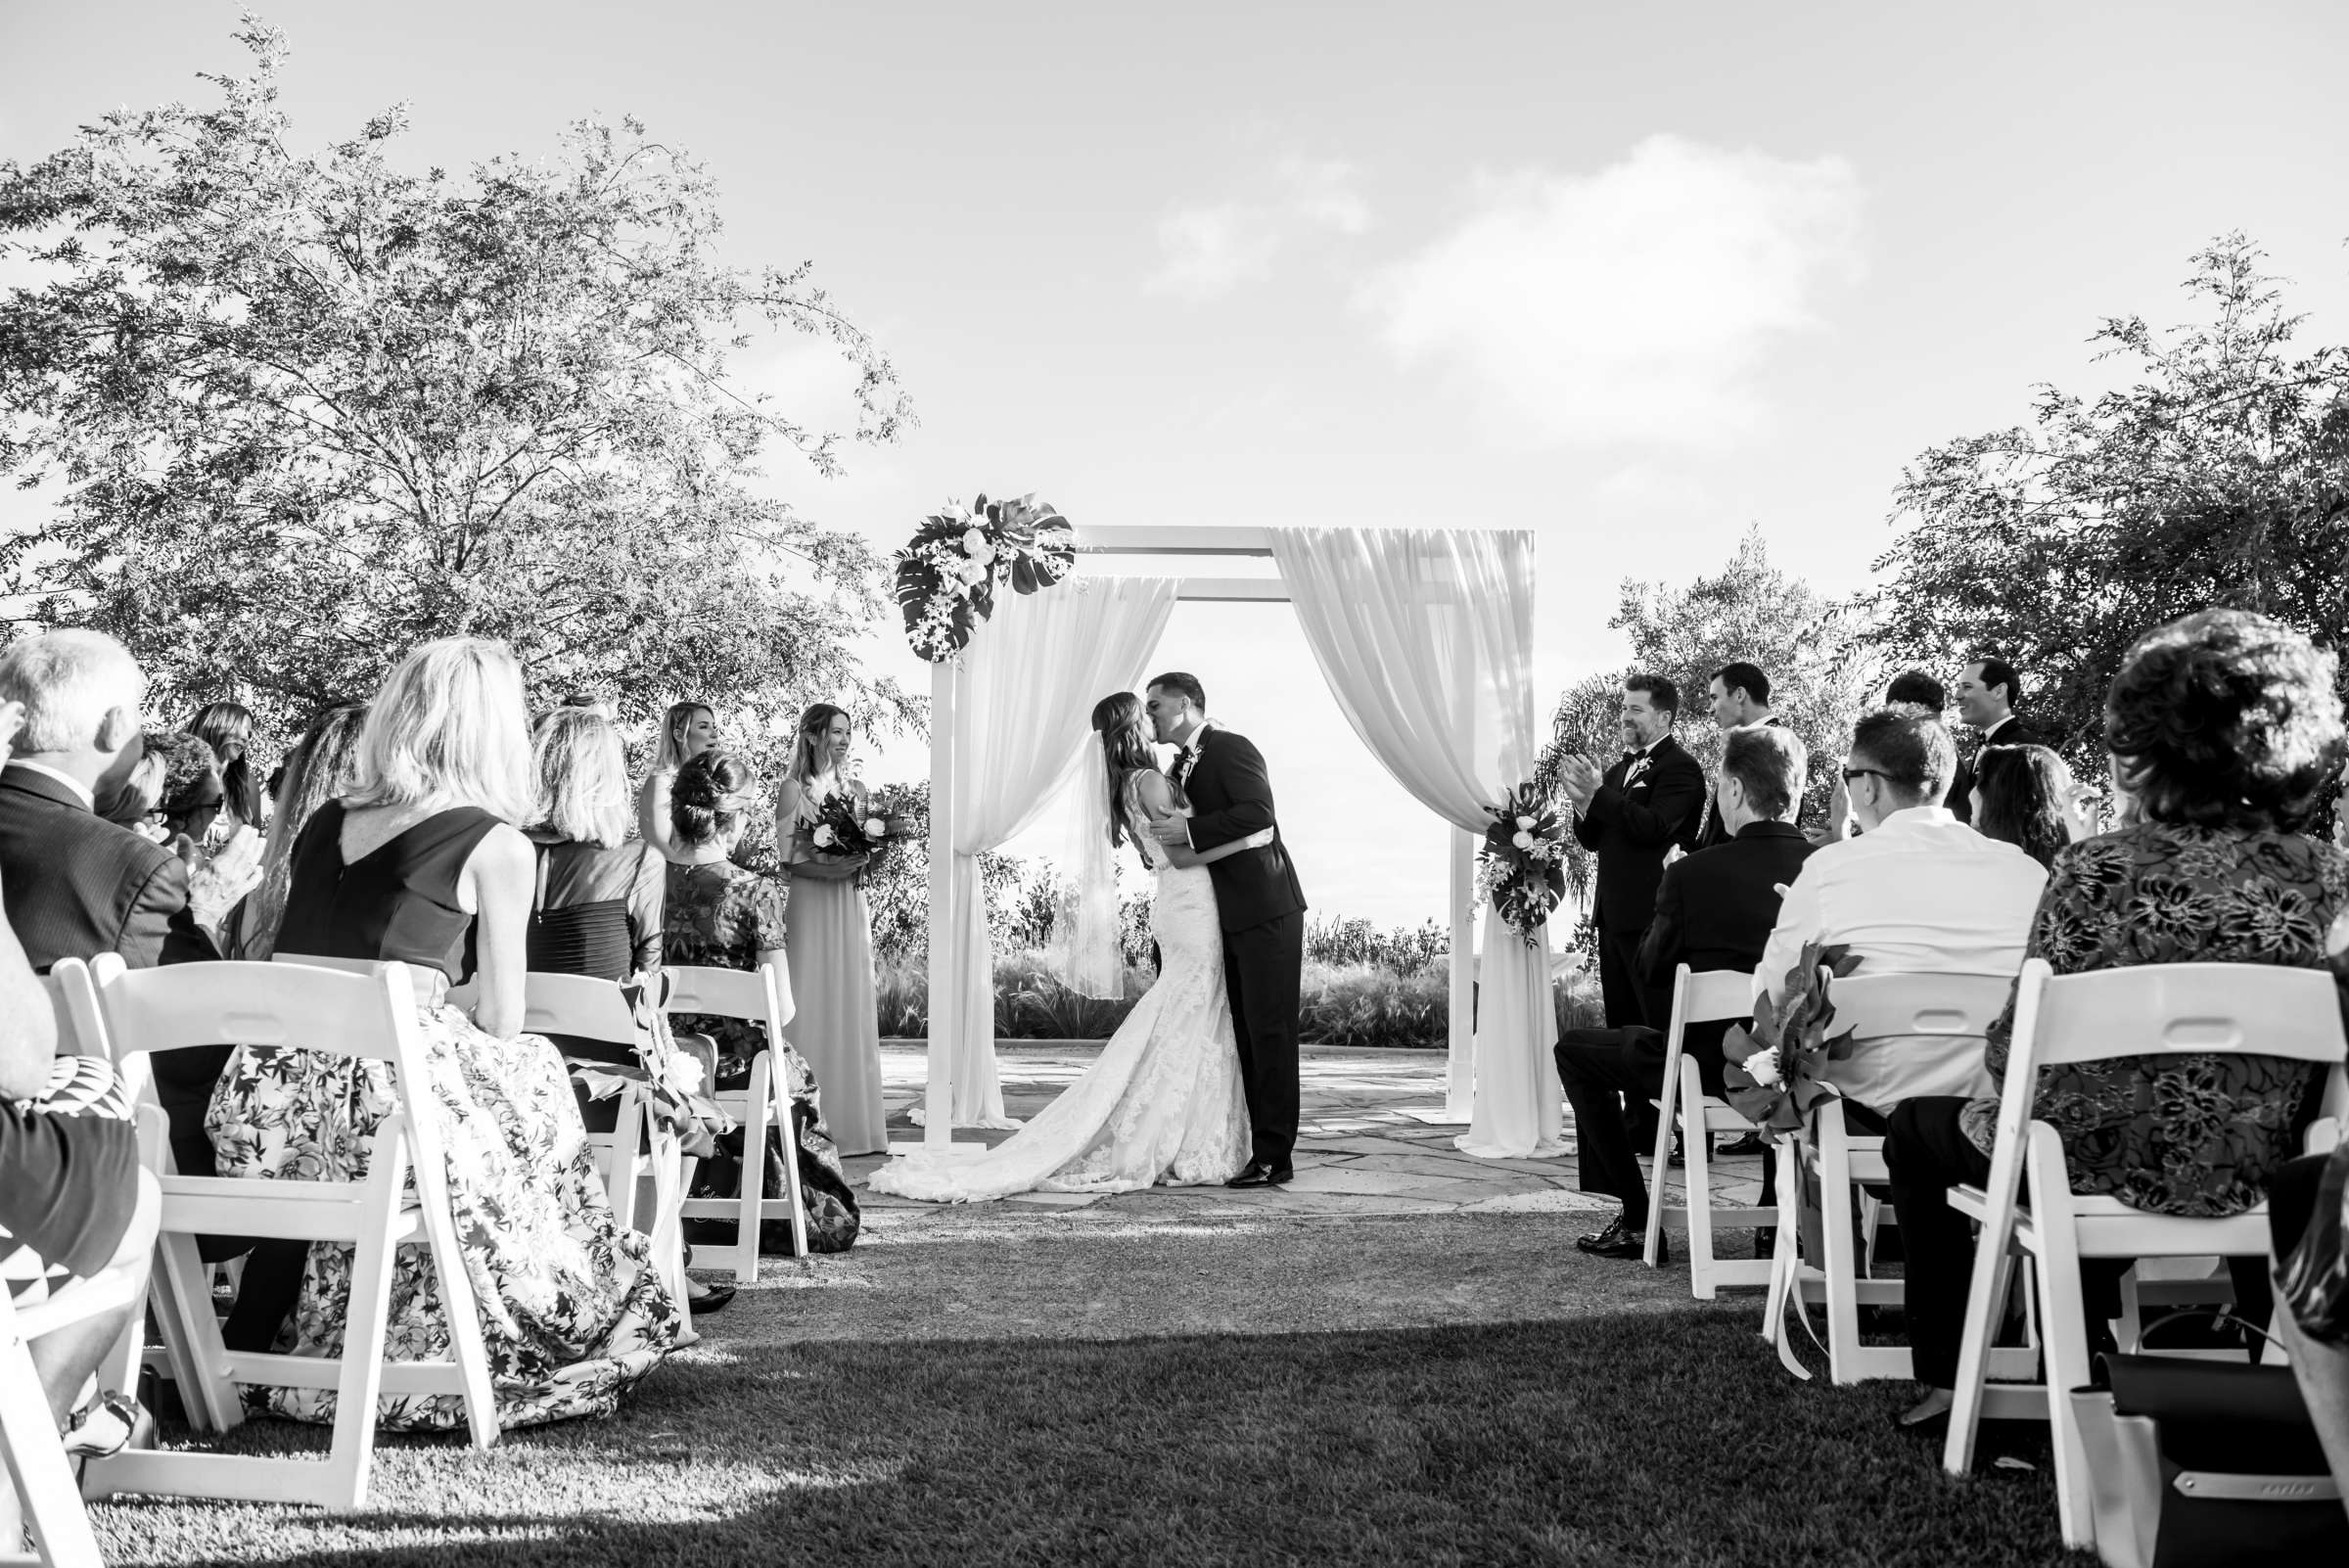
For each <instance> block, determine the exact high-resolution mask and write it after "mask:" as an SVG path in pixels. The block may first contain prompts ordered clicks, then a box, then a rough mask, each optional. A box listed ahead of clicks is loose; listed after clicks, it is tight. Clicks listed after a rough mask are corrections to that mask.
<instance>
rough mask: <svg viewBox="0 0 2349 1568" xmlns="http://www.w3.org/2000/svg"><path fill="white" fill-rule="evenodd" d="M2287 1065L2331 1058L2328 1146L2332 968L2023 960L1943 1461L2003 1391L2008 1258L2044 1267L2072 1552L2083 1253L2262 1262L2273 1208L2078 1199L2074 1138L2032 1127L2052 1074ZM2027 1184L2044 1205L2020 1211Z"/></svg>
mask: <svg viewBox="0 0 2349 1568" xmlns="http://www.w3.org/2000/svg"><path fill="white" fill-rule="evenodd" d="M2213 1054H2219V1055H2234V1054H2241V1055H2246V1056H2270V1057H2280V1058H2283V1059H2286V1060H2290V1061H2299V1062H2311V1063H2319V1064H2323V1065H2325V1066H2326V1068H2327V1069H2328V1071H2327V1073H2326V1084H2325V1088H2324V1098H2323V1100H2322V1102H2321V1105H2322V1114H2323V1116H2324V1117H2325V1118H2326V1120H2325V1122H2324V1123H2322V1124H2321V1125H2320V1126H2319V1127H2318V1128H2315V1129H2312V1130H2311V1132H2310V1136H2309V1139H2308V1143H2309V1146H2310V1148H2311V1149H2312V1151H2313V1150H2318V1149H2322V1148H2329V1147H2330V1146H2331V1143H2332V1141H2333V1139H2334V1138H2335V1137H2337V1135H2338V1133H2339V1130H2340V1125H2341V1118H2342V1117H2343V1116H2344V1115H2345V1114H2349V1080H2345V1079H2344V1076H2343V1070H2342V1063H2343V1059H2344V1057H2345V1056H2349V1042H2345V1041H2344V1039H2343V1037H2342V1033H2341V1014H2340V1002H2339V993H2338V992H2337V990H2336V989H2335V986H2334V982H2333V977H2332V975H2331V973H2330V972H2329V971H2326V970H2321V969H2284V968H2278V967H2274V966H2271V965H2265V964H2148V965H2143V966H2142V967H2138V968H2133V969H2104V970H2096V971H2092V972H2090V973H2087V974H2078V975H2064V976H2061V977H2057V976H2055V975H2054V974H2053V973H2052V972H2051V971H2050V969H2049V967H2048V964H2047V961H2046V960H2045V959H2040V958H2033V959H2030V960H2028V961H2026V962H2025V963H2024V965H2023V972H2022V980H2021V985H2020V989H2019V991H2018V992H2017V993H2016V997H2015V1011H2014V1038H2013V1042H2012V1044H2011V1045H2010V1047H2009V1050H2008V1055H2007V1061H2006V1082H2005V1084H2004V1088H2003V1090H2002V1092H2001V1094H2000V1097H1999V1122H1998V1141H1997V1145H1996V1147H1995V1148H1994V1149H1993V1150H1992V1153H1991V1162H1990V1182H1989V1186H1988V1187H1987V1188H1981V1187H1958V1188H1957V1189H1955V1190H1954V1191H1952V1193H1951V1194H1950V1201H1951V1204H1952V1205H1953V1206H1954V1207H1956V1208H1957V1209H1959V1210H1961V1211H1963V1212H1964V1213H1967V1214H1970V1215H1972V1216H1973V1217H1974V1218H1976V1219H1978V1220H1980V1221H1981V1222H1982V1232H1981V1237H1980V1240H1979V1242H1978V1243H1977V1247H1976V1251H1975V1254H1974V1272H1973V1281H1972V1284H1971V1286H1970V1287H1969V1289H1968V1291H1967V1294H1966V1303H1965V1338H1964V1342H1963V1346H1962V1348H1961V1350H1960V1351H1959V1354H1958V1361H1957V1403H1956V1406H1955V1407H1954V1408H1953V1409H1952V1410H1951V1412H1950V1430H1949V1438H1948V1442H1947V1444H1946V1446H1945V1447H1944V1449H1943V1451H1942V1465H1943V1468H1945V1469H1947V1470H1948V1471H1949V1472H1950V1473H1951V1474H1953V1475H1962V1474H1964V1473H1965V1471H1966V1470H1967V1469H1968V1468H1969V1467H1970V1466H1971V1465H1972V1463H1973V1456H1974V1438H1975V1434H1976V1432H1977V1430H1978V1428H1979V1427H1980V1424H1981V1420H1982V1416H1983V1415H1984V1413H1985V1408H1984V1407H1985V1400H1986V1397H1987V1396H1988V1394H1989V1393H1990V1392H1992V1390H1991V1389H1990V1387H1989V1385H1988V1381H1987V1373H1986V1366H1987V1360H1988V1349H1989V1345H1990V1336H1991V1333H1992V1331H1993V1330H1994V1329H1995V1327H1996V1326H1997V1314H1996V1311H1995V1309H1996V1306H1997V1303H1998V1301H1999V1299H2000V1296H2001V1283H2002V1279H2001V1276H2002V1275H2003V1274H2004V1272H2005V1266H2006V1262H2007V1249H2008V1247H2009V1246H2010V1245H2011V1246H2013V1247H2015V1248H2018V1249H2019V1250H2020V1251H2021V1252H2022V1253H2023V1254H2024V1255H2025V1256H2026V1257H2027V1258H2028V1259H2029V1260H2030V1262H2031V1264H2032V1266H2033V1268H2034V1273H2035V1277H2036V1279H2037V1281H2038V1285H2039V1303H2040V1312H2041V1317H2042V1321H2041V1324H2040V1337H2041V1340H2042V1342H2043V1344H2044V1346H2045V1350H2046V1357H2047V1364H2048V1379H2047V1382H2046V1383H2045V1384H2043V1385H2040V1386H2039V1387H2037V1388H2032V1389H2028V1390H2016V1391H2014V1392H2017V1393H2022V1394H2025V1395H2026V1396H2027V1397H2028V1398H2029V1400H2030V1402H2031V1403H2032V1404H2033V1405H2034V1406H2035V1407H2036V1408H2035V1409H2034V1410H2033V1411H2032V1413H2034V1414H2044V1415H2045V1416H2046V1418H2047V1419H2048V1420H2049V1421H2050V1422H2051V1423H2052V1424H2053V1427H2054V1434H2055V1444H2054V1448H2055V1500H2056V1506H2057V1510H2058V1514H2059V1518H2060V1523H2061V1526H2062V1530H2063V1540H2064V1544H2065V1545H2068V1546H2077V1547H2087V1546H2091V1545H2094V1544H2095V1538H2096V1527H2095V1521H2094V1516H2093V1513H2092V1511H2091V1508H2090V1503H2089V1485H2088V1476H2087V1470H2086V1457H2085V1454H2084V1452H2083V1450H2082V1448H2081V1444H2080V1430H2079V1425H2078V1422H2077V1419H2076V1417H2075V1416H2074V1413H2073V1410H2072V1402H2071V1399H2070V1395H2071V1393H2072V1391H2073V1390H2074V1389H2077V1388H2080V1387H2082V1386H2084V1385H2085V1384H2086V1383H2087V1382H2088V1381H2089V1377H2090V1367H2089V1352H2088V1346H2089V1338H2088V1326H2089V1325H2088V1320H2087V1314H2086V1309H2085V1307H2084V1305H2083V1303H2082V1300H2081V1291H2080V1260H2081V1259H2082V1258H2141V1259H2142V1258H2175V1257H2199V1256H2204V1255H2212V1256H2217V1257H2264V1256H2265V1255H2266V1253H2267V1249H2268V1220H2267V1213H2266V1205H2265V1204H2262V1205H2260V1206H2259V1207H2257V1208H2255V1209H2252V1210H2251V1211H2249V1212H2247V1213H2244V1214H2239V1215H2230V1216H2228V1217H2226V1218H2224V1219H2190V1218H2185V1217H2181V1216H2177V1215H2160V1214H2147V1213H2145V1212H2144V1211H2142V1210H2140V1209H2133V1208H2131V1207H2129V1206H2128V1205H2127V1204H2125V1203H2122V1202H2121V1201H2120V1200H2118V1199H2116V1198H2105V1197H2087V1196H2082V1195H2080V1194H2076V1193H2074V1192H2073V1191H2072V1184H2071V1174H2070V1171H2069V1170H2068V1168H2067V1167H2066V1165H2065V1161H2064V1152H2063V1140H2062V1139H2061V1138H2060V1137H2059V1136H2058V1135H2057V1134H2056V1131H2055V1129H2054V1128H2052V1127H2050V1125H2048V1124H2047V1123H2045V1122H2040V1121H2035V1120H2033V1119H2032V1115H2031V1108H2032V1100H2033V1095H2034V1092H2035V1090H2036V1088H2037V1086H2038V1082H2039V1070H2040V1069H2041V1068H2043V1067H2056V1066H2062V1065H2065V1064H2068V1063H2073V1062H2096V1061H2107V1060H2110V1059H2112V1058H2114V1057H2130V1056H2202V1055H2213ZM2026 1175H2027V1176H2028V1177H2029V1180H2030V1187H2031V1207H2030V1209H2029V1210H2028V1211H2025V1210H2023V1209H2022V1208H2021V1207H2020V1203H2019V1199H2020V1197H2021V1193H2022V1187H2023V1181H2024V1178H2025V1176H2026Z"/></svg>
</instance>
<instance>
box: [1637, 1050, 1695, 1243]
mask: <svg viewBox="0 0 2349 1568" xmlns="http://www.w3.org/2000/svg"><path fill="white" fill-rule="evenodd" d="M1680 1075H1681V1042H1680V1039H1679V1038H1678V1037H1677V1036H1676V1037H1675V1038H1673V1040H1672V1043H1671V1044H1670V1045H1668V1046H1667V1047H1666V1048H1665V1052H1664V1086H1663V1088H1662V1089H1661V1091H1659V1092H1658V1093H1657V1095H1656V1098H1657V1099H1658V1100H1659V1101H1660V1102H1662V1103H1660V1104H1658V1105H1657V1107H1656V1157H1655V1160H1654V1161H1653V1163H1651V1164H1650V1165H1649V1166H1648V1168H1647V1184H1648V1189H1649V1190H1648V1194H1647V1245H1646V1247H1645V1249H1644V1250H1643V1251H1642V1252H1641V1254H1640V1257H1641V1258H1642V1259H1643V1260H1644V1261H1645V1262H1646V1264H1647V1266H1648V1268H1655V1267H1657V1265H1658V1264H1659V1263H1660V1262H1661V1261H1662V1258H1663V1247H1664V1183H1665V1180H1666V1178H1667V1177H1669V1176H1671V1174H1672V1129H1673V1119H1674V1116H1675V1115H1676V1112H1675V1109H1674V1107H1675V1106H1676V1105H1677V1104H1678V1103H1679V1100H1680V1096H1679V1095H1678V1094H1677V1093H1675V1092H1674V1090H1673V1085H1674V1084H1677V1083H1679V1082H1680ZM1690 1141H1691V1142H1692V1143H1693V1142H1694V1139H1693V1138H1691V1139H1690ZM1681 1185H1682V1189H1683V1191H1684V1190H1685V1188H1686V1183H1685V1182H1683V1183H1682V1184H1681Z"/></svg>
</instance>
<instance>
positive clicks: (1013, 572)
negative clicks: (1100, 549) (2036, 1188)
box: [897, 494, 1077, 664]
mask: <svg viewBox="0 0 2349 1568" xmlns="http://www.w3.org/2000/svg"><path fill="white" fill-rule="evenodd" d="M897 563H898V609H899V610H901V611H903V612H904V615H905V640H906V641H907V642H909V643H911V644H912V645H913V651H914V652H915V653H916V654H918V655H920V656H921V657H922V658H924V659H927V660H929V661H930V662H931V663H932V664H943V663H944V662H945V661H946V660H948V659H951V658H953V657H954V656H955V655H956V654H959V653H960V652H962V650H963V649H964V648H965V647H967V646H968V645H969V643H970V640H971V633H972V632H974V631H976V630H978V628H979V623H981V622H983V621H985V620H986V619H987V618H988V617H989V616H990V615H993V614H994V611H995V590H996V589H998V588H1000V587H1002V586H1004V585H1005V584H1006V583H1008V584H1009V585H1010V586H1011V588H1012V591H1014V592H1015V593H1034V592H1036V590H1037V589H1038V588H1048V587H1050V586H1052V584H1054V583H1055V582H1058V581H1059V580H1060V579H1061V578H1063V577H1065V576H1068V575H1069V572H1070V570H1071V569H1072V568H1074V567H1075V566H1076V564H1077V530H1076V529H1075V528H1074V527H1073V526H1071V524H1070V523H1069V520H1068V519H1067V518H1065V517H1062V516H1061V515H1060V513H1059V512H1058V511H1056V510H1054V508H1053V506H1052V503H1051V502H1049V501H1044V502H1041V503H1038V502H1037V500H1036V497H1035V496H1034V495H1033V494H1029V495H1023V496H1021V497H1019V498H1018V499H1017V500H1011V501H990V500H989V499H988V498H987V497H986V496H985V495H981V496H980V497H979V498H978V499H977V500H976V501H973V502H972V503H971V504H970V505H969V506H967V507H966V506H964V505H963V504H962V503H960V502H959V501H948V502H947V503H946V506H945V510H944V511H943V512H939V513H937V514H936V515H934V516H931V517H926V518H924V519H922V526H921V527H920V528H918V529H916V530H914V534H913V538H912V539H911V540H910V541H909V542H908V543H907V544H906V545H905V547H904V548H903V549H901V550H899V551H898V554H897Z"/></svg>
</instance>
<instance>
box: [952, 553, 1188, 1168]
mask: <svg viewBox="0 0 2349 1568" xmlns="http://www.w3.org/2000/svg"><path fill="white" fill-rule="evenodd" d="M1172 614H1174V579H1173V578H1171V577H1088V576H1082V575H1078V576H1070V577H1068V578H1067V579H1065V580H1063V581H1062V582H1060V583H1058V584H1056V585H1055V586H1053V587H1049V588H1045V589H1044V590H1042V591H1041V592H1039V593H1034V594H1026V595H1021V594H1011V593H1006V594H1003V595H1001V596H1000V597H998V598H997V599H996V600H995V613H994V615H993V616H992V617H990V619H989V620H988V622H987V623H986V624H984V625H982V626H981V627H980V628H979V630H978V632H977V634H976V635H974V636H973V637H972V638H971V642H970V647H969V649H968V650H967V651H966V652H965V653H964V655H963V666H962V670H961V672H960V675H959V677H958V684H957V689H956V692H955V701H954V743H953V745H954V750H953V768H954V792H953V817H952V823H951V827H952V832H953V835H954V866H953V888H954V894H953V898H952V900H951V902H950V904H949V906H948V908H947V910H946V911H945V914H946V918H945V919H944V921H941V920H940V919H939V918H938V913H937V911H933V913H932V916H931V921H930V961H931V962H932V963H940V962H944V963H945V964H947V965H948V966H949V971H948V972H949V973H950V975H951V976H952V977H953V979H954V987H953V992H952V995H953V998H954V999H953V1002H952V1009H951V1012H950V1014H949V1016H948V1017H946V1018H945V1019H943V1020H942V1019H936V1018H934V1019H932V1020H931V1041H930V1048H931V1049H932V1050H937V1049H938V1048H939V1046H940V1044H941V1037H942V1035H943V1037H944V1044H945V1046H946V1049H947V1050H948V1051H949V1052H950V1057H949V1060H950V1061H951V1062H952V1067H953V1096H952V1110H953V1125H954V1126H956V1127H1016V1126H1017V1125H1018V1124H1017V1123H1015V1122H1013V1121H1011V1120H1010V1119H1009V1118H1007V1117H1006V1116H1005V1115H1004V1114H1003V1089H1002V1085H1001V1084H999V1083H998V1082H997V1081H996V1078H995V1029H994V1019H995V955H994V949H993V946H992V945H991V944H990V942H989V941H988V934H987V890H986V888H985V886H984V884H983V883H982V882H981V879H980V876H979V856H980V855H981V854H982V853H985V852H987V851H989V850H992V849H994V848H996V847H997V846H999V845H1001V844H1002V843H1003V842H1004V841H1005V840H1007V839H1009V838H1011V837H1012V835H1014V834H1016V833H1018V832H1019V831H1020V830H1021V829H1023V828H1025V827H1027V826H1028V825H1029V824H1030V823H1031V822H1033V821H1035V820H1036V817H1037V816H1038V815H1040V814H1041V813H1042V811H1043V809H1044V807H1046V806H1047V805H1049V804H1051V802H1052V801H1053V800H1055V799H1056V798H1057V797H1058V796H1059V795H1060V793H1061V790H1062V788H1063V787H1064V786H1065V785H1067V784H1068V783H1069V780H1070V775H1071V774H1072V773H1073V772H1074V771H1075V770H1076V769H1077V767H1078V766H1079V764H1080V763H1081V762H1082V761H1083V760H1084V759H1085V758H1086V757H1089V756H1091V755H1092V749H1091V748H1090V747H1089V746H1087V745H1086V739H1087V737H1088V736H1089V734H1090V733H1091V727H1090V719H1091V716H1092V711H1093V704H1094V703H1096V702H1098V701H1100V700H1101V699H1102V698H1103V697H1106V696H1108V695H1109V694H1110V693H1111V692H1113V691H1130V690H1133V689H1135V687H1136V684H1137V683H1138V682H1139V681H1140V680H1141V679H1142V676H1143V665H1144V663H1145V662H1146V661H1147V660H1148V659H1149V657H1150V654H1151V651H1152V650H1153V649H1155V648H1157V646H1158V643H1159V638H1160V637H1161V636H1163V635H1164V634H1165V632H1166V629H1167V618H1168V617H1169V616H1171V615H1172ZM942 939H943V940H942Z"/></svg>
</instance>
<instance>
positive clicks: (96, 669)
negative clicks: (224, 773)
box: [0, 630, 147, 753]
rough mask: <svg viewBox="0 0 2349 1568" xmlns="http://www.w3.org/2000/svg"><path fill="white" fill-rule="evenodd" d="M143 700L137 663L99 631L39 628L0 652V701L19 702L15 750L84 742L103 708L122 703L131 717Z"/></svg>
mask: <svg viewBox="0 0 2349 1568" xmlns="http://www.w3.org/2000/svg"><path fill="white" fill-rule="evenodd" d="M146 699H147V677H146V676H145V675H144V674H141V673H140V671H139V666H138V662H137V661H136V660H134V659H132V658H131V657H130V650H129V649H127V648H125V647H123V646H122V645H121V644H120V643H118V642H116V641H115V639H114V638H112V637H110V636H108V635H107V634H106V633H105V632H103V631H82V630H65V631H44V632H41V633H39V634H37V635H35V636H30V637H25V638H23V639H22V640H21V641H19V642H18V643H17V644H16V645H15V646H14V647H12V648H10V649H9V650H8V652H7V653H5V654H0V700H10V701H15V702H20V703H23V705H24V728H23V730H22V731H20V732H19V733H18V735H17V741H16V749H17V751H18V752H20V753H24V752H69V751H72V750H74V749H75V748H77V747H81V746H87V745H89V744H90V743H91V742H92V741H93V740H94V739H95V738H96V736H97V734H98V726H99V725H100V724H103V723H104V722H105V721H106V715H107V714H108V713H110V712H111V711H113V710H114V709H116V708H126V709H128V710H130V714H131V716H132V717H133V718H134V719H135V718H137V716H138V713H139V707H140V705H141V704H142V703H144V702H145V701H146Z"/></svg>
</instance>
